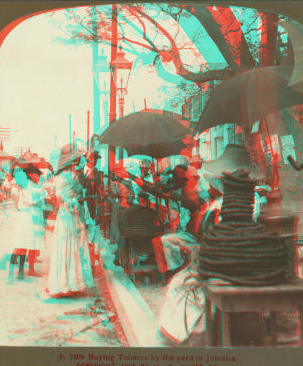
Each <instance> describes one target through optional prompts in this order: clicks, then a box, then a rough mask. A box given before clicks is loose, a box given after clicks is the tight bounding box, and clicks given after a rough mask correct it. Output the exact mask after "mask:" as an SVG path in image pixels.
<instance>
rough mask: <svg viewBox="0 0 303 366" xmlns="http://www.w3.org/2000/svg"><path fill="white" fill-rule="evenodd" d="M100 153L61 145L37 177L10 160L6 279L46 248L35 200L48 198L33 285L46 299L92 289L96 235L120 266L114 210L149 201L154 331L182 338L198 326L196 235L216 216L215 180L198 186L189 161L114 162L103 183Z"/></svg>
mask: <svg viewBox="0 0 303 366" xmlns="http://www.w3.org/2000/svg"><path fill="white" fill-rule="evenodd" d="M243 149H245V148H244V147H243ZM100 158H101V156H100V155H99V152H98V151H97V150H93V149H92V150H89V151H88V152H87V153H86V154H85V156H84V160H83V156H80V155H73V154H72V153H71V152H70V151H69V149H68V147H67V148H66V150H64V149H62V151H61V157H60V161H59V164H58V168H57V170H56V172H55V174H47V175H46V176H45V175H43V174H42V172H41V171H40V170H39V169H38V168H37V167H36V166H34V165H32V164H28V165H26V166H20V165H18V164H16V165H15V166H14V167H13V169H12V174H11V176H10V177H7V178H6V179H5V180H4V182H2V186H3V187H5V189H6V190H7V191H10V194H11V196H12V198H13V200H14V203H15V208H16V209H15V217H14V219H13V220H14V224H15V230H13V231H12V235H11V238H10V242H11V246H10V252H9V256H10V257H9V276H8V277H9V283H14V281H15V278H14V268H15V265H16V264H17V263H19V271H18V277H17V278H18V279H19V280H24V278H25V273H24V265H25V261H26V258H28V262H29V271H28V273H27V276H39V275H40V274H39V273H37V271H36V270H35V268H34V265H35V259H36V258H37V256H38V255H39V250H41V249H43V248H44V249H45V247H46V243H45V226H46V224H47V220H45V215H43V211H44V210H43V205H44V204H45V202H46V201H47V200H48V201H51V202H52V205H53V207H54V208H55V212H56V215H55V221H54V230H53V235H52V242H51V243H50V245H49V248H48V249H49V250H42V252H43V253H44V256H43V255H42V268H43V269H44V273H45V274H46V276H44V279H43V280H42V281H41V284H42V286H41V290H40V291H41V292H43V294H44V295H43V296H52V297H59V296H65V295H71V294H73V293H75V292H79V291H83V290H85V289H90V288H94V277H95V272H96V264H98V263H99V262H100V245H101V243H102V239H103V238H104V236H107V237H108V238H109V242H110V244H111V245H113V246H115V249H114V251H113V252H115V253H116V255H115V259H114V264H115V265H117V266H123V263H122V262H121V255H120V254H121V253H120V251H121V249H123V238H122V235H121V232H120V227H121V221H120V220H121V217H125V215H124V214H122V213H123V212H124V213H125V212H126V210H127V209H130V208H133V207H137V208H138V207H139V206H141V207H149V209H151V210H153V211H154V212H155V213H156V216H157V217H158V219H159V223H160V226H161V228H162V229H163V230H162V232H161V234H158V235H155V236H154V237H153V238H152V240H151V245H152V247H153V250H154V254H155V259H156V262H157V266H158V272H159V273H163V274H164V275H165V278H166V284H167V291H166V294H165V299H164V303H163V307H162V309H161V312H160V314H159V319H158V321H159V329H160V330H161V332H162V334H164V335H165V336H166V337H168V338H169V339H170V340H174V341H175V342H177V343H182V342H183V341H185V340H186V339H188V337H189V336H190V334H192V333H193V332H195V331H197V332H201V329H202V330H203V327H205V324H204V317H203V312H204V296H203V293H202V292H201V289H200V286H199V282H198V281H197V271H196V265H197V261H196V255H197V252H198V250H199V236H200V235H201V233H203V231H205V230H206V228H207V226H208V225H209V224H210V223H213V222H218V221H219V220H220V216H219V214H220V205H221V203H222V194H223V191H222V187H220V184H218V182H219V183H220V180H218V179H216V178H214V179H211V178H209V179H208V180H207V184H204V183H205V181H204V182H203V177H202V174H201V168H202V162H201V161H195V160H193V159H191V160H189V161H188V163H187V164H179V165H177V166H175V167H174V168H173V169H172V168H170V167H167V168H166V169H164V171H163V172H161V173H157V174H154V175H153V176H150V177H148V176H146V175H147V174H150V175H151V172H150V171H148V170H146V169H145V171H144V172H143V171H142V175H141V176H139V175H138V174H137V175H135V174H132V173H131V172H130V171H127V169H126V168H125V167H123V165H117V166H116V167H115V169H114V171H113V172H112V174H111V176H110V177H109V178H110V179H109V184H108V187H107V188H106V187H105V185H104V181H103V173H102V172H100V171H99V170H98V169H97V167H96V164H97V161H98V159H100ZM153 173H155V172H153ZM205 177H207V176H205ZM202 183H203V184H202ZM205 187H207V188H208V189H206V188H205ZM123 215H124V216H123ZM108 217H110V220H108ZM45 253H47V254H45ZM47 255H48V256H49V260H46V258H47ZM168 280H169V282H168ZM40 295H41V296H42V294H40ZM189 303H190V306H188V304H189Z"/></svg>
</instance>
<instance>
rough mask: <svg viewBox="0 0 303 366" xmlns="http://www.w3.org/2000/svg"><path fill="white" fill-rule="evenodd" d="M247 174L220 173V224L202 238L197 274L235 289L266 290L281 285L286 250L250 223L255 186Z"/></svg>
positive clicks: (260, 225) (283, 276) (273, 236)
mask: <svg viewBox="0 0 303 366" xmlns="http://www.w3.org/2000/svg"><path fill="white" fill-rule="evenodd" d="M248 175H249V172H248V171H244V170H238V171H236V172H234V173H232V174H228V173H223V174H222V182H223V186H224V195H223V203H222V208H221V217H222V222H221V223H219V224H214V225H210V226H209V228H208V230H207V231H206V232H205V233H204V234H203V235H202V238H201V239H202V244H201V247H200V251H199V266H198V271H199V273H200V275H201V276H202V277H204V278H221V279H223V280H227V281H230V282H231V283H233V284H237V285H246V286H268V285H274V284H278V283H281V282H283V279H284V278H285V274H286V269H287V256H288V252H287V248H286V246H285V244H284V242H283V241H282V239H281V238H280V237H278V236H276V235H274V234H272V233H270V232H268V230H267V228H266V227H265V226H264V225H262V224H259V223H254V222H253V204H254V188H255V182H254V181H252V180H251V179H250V178H249V177H248Z"/></svg>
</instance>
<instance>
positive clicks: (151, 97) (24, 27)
mask: <svg viewBox="0 0 303 366" xmlns="http://www.w3.org/2000/svg"><path fill="white" fill-rule="evenodd" d="M58 12H59V11H58ZM182 26H183V27H184V29H185V28H186V27H187V29H186V34H188V35H190V30H192V31H194V30H195V28H196V27H198V24H195V23H191V24H190V26H189V25H188V24H187V25H186V24H182ZM62 35H63V33H62V30H60V29H58V28H57V27H55V26H54V25H53V24H51V23H50V21H49V18H48V17H47V15H44V14H42V15H38V16H35V17H32V18H30V19H28V20H26V21H24V22H22V23H21V24H19V25H18V26H17V27H16V28H15V29H13V31H12V32H11V33H10V34H9V35H8V36H7V38H6V39H5V41H4V43H3V45H2V47H1V48H0V127H10V128H11V135H10V142H4V143H3V145H4V150H8V151H12V150H14V149H16V148H19V147H21V146H22V147H23V148H29V147H31V149H32V150H33V151H34V152H36V153H38V154H39V155H40V156H43V157H45V158H46V159H48V158H49V155H50V153H51V151H52V150H53V149H54V148H55V136H57V139H56V143H57V147H61V146H63V145H65V144H67V143H68V142H69V115H71V120H72V130H73V131H75V133H76V137H77V138H79V139H83V140H85V139H86V124H87V111H88V110H89V111H90V116H91V119H90V131H91V133H92V132H93V73H92V48H91V47H90V46H77V47H75V46H74V47H68V46H64V45H62V44H58V43H56V42H54V40H55V39H56V37H58V36H61V37H62ZM182 36H183V37H184V36H185V32H184V34H183V35H182ZM204 46H205V55H206V56H205V55H203V56H204V57H205V58H207V62H225V61H224V59H223V58H222V56H221V55H220V53H219V51H218V50H217V49H216V47H215V45H214V44H213V42H212V41H211V40H210V38H209V37H208V39H207V37H205V45H204ZM105 51H106V53H108V54H109V47H108V48H105ZM125 57H126V58H127V59H129V60H130V61H135V59H136V57H135V56H134V55H132V54H126V55H125ZM201 60H202V61H201ZM185 61H186V60H185ZM200 62H205V60H204V58H203V57H202V56H201V57H200ZM167 67H169V65H168V66H167ZM163 83H164V81H163V80H162V79H161V78H159V77H157V75H156V74H155V73H150V72H149V68H147V67H146V68H141V69H140V70H136V72H133V73H132V74H131V76H130V79H129V85H128V94H127V96H126V98H125V108H124V115H126V114H129V113H132V112H134V108H133V106H135V110H137V111H138V110H141V109H144V99H146V102H147V107H148V108H153V107H155V106H156V105H158V104H159V103H161V101H160V100H159V93H158V88H160V87H161V86H162V85H163ZM162 97H163V96H162ZM101 105H102V104H101ZM117 113H118V111H117ZM101 118H102V107H101Z"/></svg>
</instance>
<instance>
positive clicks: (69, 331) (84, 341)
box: [0, 268, 121, 347]
mask: <svg viewBox="0 0 303 366" xmlns="http://www.w3.org/2000/svg"><path fill="white" fill-rule="evenodd" d="M38 270H39V268H38ZM7 275H8V273H7V271H4V270H2V271H0V286H1V290H2V296H1V302H0V311H1V327H0V345H1V346H52V347H58V346H70V347H71V346H89V347H111V346H121V343H120V342H119V339H118V337H117V335H116V333H115V331H114V329H113V325H112V323H111V321H110V319H109V317H110V316H111V314H108V312H107V311H106V310H105V309H100V308H97V309H96V308H94V306H93V305H94V302H95V300H96V299H98V298H99V296H96V295H95V294H92V293H89V292H85V293H81V294H79V295H78V296H73V297H66V298H58V299H55V298H48V299H46V300H42V299H41V298H39V297H38V296H37V292H38V285H39V280H40V279H39V278H36V277H27V278H26V279H25V280H23V281H18V280H15V282H14V284H13V285H8V284H7ZM90 306H91V307H93V309H89V307H90ZM94 312H95V313H97V314H93V313H94ZM89 313H91V314H89Z"/></svg>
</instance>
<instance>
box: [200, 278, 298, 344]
mask: <svg viewBox="0 0 303 366" xmlns="http://www.w3.org/2000/svg"><path fill="white" fill-rule="evenodd" d="M203 292H204V294H205V300H206V301H205V314H206V342H207V346H212V345H213V344H212V339H213V334H212V324H211V305H215V306H216V307H217V308H218V309H220V310H221V325H222V346H223V347H230V346H231V337H230V314H231V313H243V312H261V311H263V310H269V311H270V314H271V322H272V326H271V337H270V338H271V345H272V346H273V345H275V344H276V329H275V325H276V324H275V323H276V312H277V311H283V310H298V311H299V321H300V346H301V347H302V346H303V337H302V333H303V319H302V315H303V280H302V279H301V278H294V279H293V280H291V281H288V282H287V283H285V284H283V285H279V286H268V287H244V286H228V285H227V286H219V285H212V284H211V283H209V284H207V282H206V283H205V285H204V287H203Z"/></svg>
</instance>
